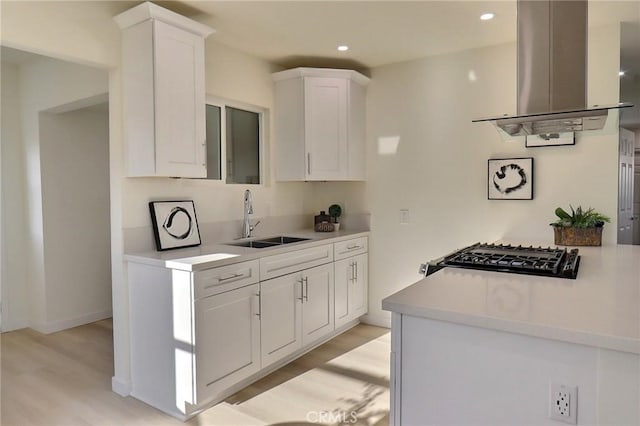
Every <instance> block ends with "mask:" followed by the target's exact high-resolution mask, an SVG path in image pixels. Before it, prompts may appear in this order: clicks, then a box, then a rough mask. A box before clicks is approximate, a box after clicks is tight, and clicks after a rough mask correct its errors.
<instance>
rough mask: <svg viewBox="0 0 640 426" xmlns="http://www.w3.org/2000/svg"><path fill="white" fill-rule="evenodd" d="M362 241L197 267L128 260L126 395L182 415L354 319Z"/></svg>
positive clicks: (361, 278) (360, 305)
mask: <svg viewBox="0 0 640 426" xmlns="http://www.w3.org/2000/svg"><path fill="white" fill-rule="evenodd" d="M367 242H368V240H367V237H360V238H354V239H350V240H342V241H339V242H336V243H335V244H334V243H328V244H323V245H317V246H312V247H307V248H301V249H298V250H294V251H291V252H286V253H280V254H274V255H271V256H263V257H261V258H260V259H254V260H248V261H244V262H239V263H235V264H231V265H225V266H221V267H217V268H211V269H205V270H200V271H195V272H192V271H185V270H178V269H169V268H165V267H162V266H151V265H148V264H145V263H138V262H133V261H132V262H130V263H129V264H128V278H129V297H130V307H131V311H130V324H131V328H130V331H131V381H132V391H131V395H132V396H134V397H136V398H138V399H140V400H142V401H144V402H146V403H148V404H150V405H152V406H154V407H156V408H158V409H160V410H162V411H164V412H166V413H169V414H171V415H173V416H175V417H177V418H180V419H182V420H186V419H188V418H189V417H191V416H193V415H194V414H196V413H198V412H199V411H200V410H202V409H203V408H206V407H207V406H209V405H212V404H213V403H215V402H218V401H221V400H223V399H224V398H226V397H228V396H229V395H231V394H232V393H233V392H235V391H238V390H240V389H241V388H242V387H243V386H246V385H248V384H250V383H251V382H252V381H255V380H257V379H258V378H260V377H262V375H264V374H266V373H267V372H268V371H271V370H273V369H274V368H275V367H276V366H277V364H276V363H277V362H280V363H284V362H286V361H290V360H293V359H294V358H295V357H297V356H299V355H301V354H302V353H304V352H305V351H306V350H309V349H310V348H312V347H313V346H314V345H316V344H319V343H321V342H323V341H324V340H327V339H329V338H330V337H332V336H334V335H336V334H337V333H338V332H341V331H344V329H346V327H347V326H348V325H349V323H351V324H355V323H356V321H357V318H358V317H359V316H361V315H363V314H364V313H366V311H367V254H366V251H367ZM334 258H335V259H336V261H335V262H334ZM339 327H343V329H342V330H338V331H336V330H337V329H338V328H339ZM269 367H270V368H269Z"/></svg>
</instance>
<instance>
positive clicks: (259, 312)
mask: <svg viewBox="0 0 640 426" xmlns="http://www.w3.org/2000/svg"><path fill="white" fill-rule="evenodd" d="M253 295H254V296H255V297H257V298H258V309H256V310H257V311H258V312H257V313H256V314H255V315H256V316H257V317H258V318H260V314H262V307H261V306H260V300H261V299H260V292H258V293H254V294H253Z"/></svg>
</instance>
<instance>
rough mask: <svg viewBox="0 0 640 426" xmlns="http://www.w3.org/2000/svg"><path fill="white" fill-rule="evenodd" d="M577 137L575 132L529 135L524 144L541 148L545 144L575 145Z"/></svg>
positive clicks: (528, 146)
mask: <svg viewBox="0 0 640 426" xmlns="http://www.w3.org/2000/svg"><path fill="white" fill-rule="evenodd" d="M575 144H576V137H575V133H574V132H564V133H548V134H544V135H527V136H526V137H525V139H524V146H525V147H527V148H539V147H544V146H563V145H575Z"/></svg>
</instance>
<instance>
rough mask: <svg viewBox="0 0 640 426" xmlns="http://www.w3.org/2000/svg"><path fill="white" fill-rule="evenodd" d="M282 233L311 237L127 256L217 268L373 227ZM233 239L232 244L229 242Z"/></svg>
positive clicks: (172, 264) (192, 267)
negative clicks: (258, 245) (266, 245)
mask: <svg viewBox="0 0 640 426" xmlns="http://www.w3.org/2000/svg"><path fill="white" fill-rule="evenodd" d="M281 235H286V236H287V237H299V238H309V240H307V241H301V242H297V243H290V244H282V245H278V246H274V247H269V248H261V249H258V248H250V247H239V246H234V245H231V244H233V243H239V242H242V241H248V240H260V239H263V238H269V237H271V235H268V236H265V237H254V238H249V239H244V240H235V241H227V242H220V243H216V244H210V245H206V246H204V245H202V246H198V247H189V248H183V249H176V250H170V251H160V252H159V251H152V252H145V253H127V254H125V255H124V260H126V261H128V262H134V263H143V264H146V265H152V266H160V267H165V268H170V269H180V270H183V271H200V270H203V269H209V268H215V267H218V266H224V265H230V264H232V263H238V262H243V261H245V260H253V259H258V258H260V257H264V256H270V255H272V254H279V253H286V252H290V251H295V250H298V249H300V248H306V247H314V246H318V245H322V244H330V243H334V242H338V241H343V240H348V239H351V238H357V237H363V236H367V235H369V231H342V230H341V231H336V232H314V231H313V230H303V231H294V232H285V233H283V234H281ZM225 243H231V244H225Z"/></svg>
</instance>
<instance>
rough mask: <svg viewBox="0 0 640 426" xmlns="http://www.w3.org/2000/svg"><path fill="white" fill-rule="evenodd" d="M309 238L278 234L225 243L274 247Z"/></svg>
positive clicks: (252, 246)
mask: <svg viewBox="0 0 640 426" xmlns="http://www.w3.org/2000/svg"><path fill="white" fill-rule="evenodd" d="M307 240H309V238H298V237H286V236H284V235H280V236H277V237H271V238H263V239H260V240H251V241H240V242H237V243H236V242H234V243H226V245H230V246H236V247H249V248H268V247H276V246H280V245H283V244H291V243H298V242H300V241H307Z"/></svg>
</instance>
